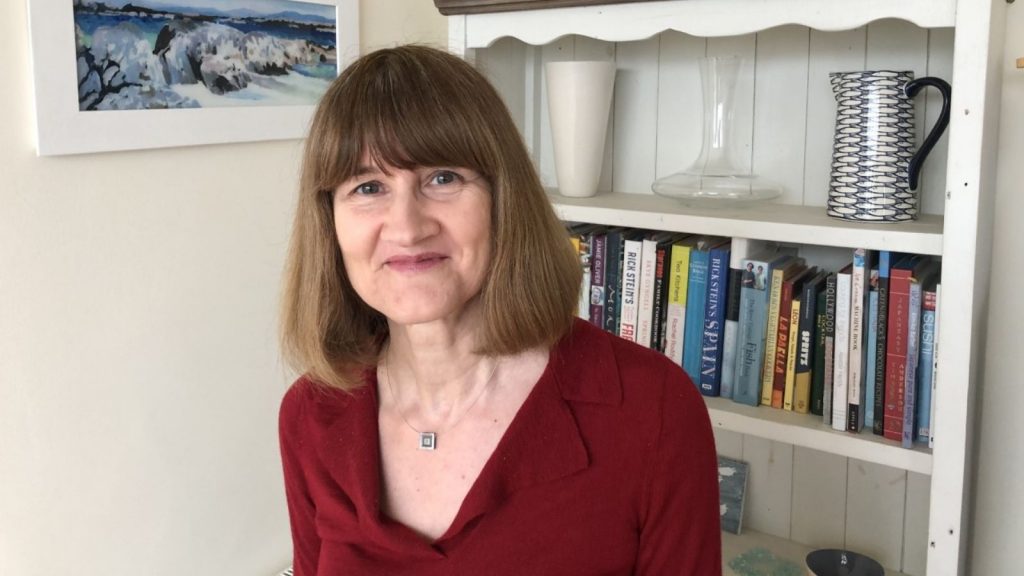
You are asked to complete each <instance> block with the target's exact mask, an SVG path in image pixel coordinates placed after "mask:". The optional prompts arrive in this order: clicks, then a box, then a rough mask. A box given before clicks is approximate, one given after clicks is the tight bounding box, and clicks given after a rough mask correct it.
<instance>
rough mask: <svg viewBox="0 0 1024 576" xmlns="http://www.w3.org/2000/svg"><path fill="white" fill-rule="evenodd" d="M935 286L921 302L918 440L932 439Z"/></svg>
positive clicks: (925, 289) (926, 291)
mask: <svg viewBox="0 0 1024 576" xmlns="http://www.w3.org/2000/svg"><path fill="white" fill-rule="evenodd" d="M937 300H938V296H937V293H936V291H935V286H934V285H932V286H927V287H925V288H924V292H923V297H922V300H921V348H920V350H921V355H920V361H919V363H918V369H917V371H918V375H919V377H918V382H919V384H918V390H919V392H918V395H917V440H918V441H919V442H928V441H929V440H930V439H931V428H930V423H931V410H932V380H933V378H932V376H933V374H934V373H935V308H936V303H937Z"/></svg>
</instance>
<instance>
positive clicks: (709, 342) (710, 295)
mask: <svg viewBox="0 0 1024 576" xmlns="http://www.w3.org/2000/svg"><path fill="white" fill-rule="evenodd" d="M728 273H729V244H720V245H718V246H715V247H714V248H712V249H711V251H710V254H709V263H708V290H707V302H706V305H705V308H704V332H703V334H702V340H703V342H702V344H701V355H700V391H701V393H702V394H704V395H705V396H718V395H720V393H721V381H722V361H723V360H722V340H723V338H724V331H725V306H726V300H727V299H728Z"/></svg>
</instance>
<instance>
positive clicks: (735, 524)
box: [718, 456, 749, 534]
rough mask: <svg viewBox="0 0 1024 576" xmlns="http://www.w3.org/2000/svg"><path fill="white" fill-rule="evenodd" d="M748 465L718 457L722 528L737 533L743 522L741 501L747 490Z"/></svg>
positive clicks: (719, 502)
mask: <svg viewBox="0 0 1024 576" xmlns="http://www.w3.org/2000/svg"><path fill="white" fill-rule="evenodd" d="M748 467H749V465H748V464H747V463H746V462H742V461H740V460H734V459H732V458H726V457H725V456H719V457H718V508H719V514H720V516H721V517H720V520H721V523H722V530H725V531H726V532H729V533H731V534H739V533H740V528H741V526H742V524H743V501H744V500H745V494H746V491H747V469H748Z"/></svg>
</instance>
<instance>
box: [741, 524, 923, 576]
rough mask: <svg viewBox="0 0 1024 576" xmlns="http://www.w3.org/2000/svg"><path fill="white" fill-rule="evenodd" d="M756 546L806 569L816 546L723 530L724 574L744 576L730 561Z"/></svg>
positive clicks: (897, 575) (895, 575) (894, 575)
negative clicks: (808, 555)
mask: <svg viewBox="0 0 1024 576" xmlns="http://www.w3.org/2000/svg"><path fill="white" fill-rule="evenodd" d="M840 546H842V542H837V543H836V547H840ZM754 548H764V549H766V550H768V551H770V552H771V553H772V554H773V555H775V556H777V557H779V558H784V559H786V560H789V561H790V562H793V563H794V564H796V565H798V566H800V567H801V568H802V569H806V558H807V554H809V553H810V552H811V551H812V550H814V549H815V548H812V547H810V546H805V545H803V544H800V543H797V542H793V541H792V540H786V539H784V538H778V537H775V536H770V535H768V534H763V533H761V532H754V531H752V530H743V531H742V533H741V534H739V535H736V534H729V533H728V532H722V575H723V576H744V575H743V574H740V573H738V572H736V571H735V570H733V569H732V568H730V567H729V562H730V561H731V560H732V559H733V558H736V557H737V556H739V555H740V554H743V553H745V552H747V551H749V550H752V549H754ZM885 574H886V576H907V575H906V574H904V573H902V572H896V571H894V570H890V569H889V568H886V569H885Z"/></svg>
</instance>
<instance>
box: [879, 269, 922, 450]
mask: <svg viewBox="0 0 1024 576" xmlns="http://www.w3.org/2000/svg"><path fill="white" fill-rule="evenodd" d="M926 264H927V261H926V260H925V259H924V257H922V256H918V255H906V256H902V257H901V258H900V260H899V261H898V262H896V263H894V264H893V265H892V267H891V268H890V271H889V310H888V327H887V329H886V341H887V342H888V344H887V345H886V349H885V410H884V411H883V412H882V426H883V431H884V436H885V437H886V438H888V439H890V440H896V441H902V440H903V411H904V401H905V398H906V394H905V384H906V380H905V379H906V373H907V336H908V330H909V327H908V325H907V322H908V321H909V319H910V279H911V278H912V277H913V276H914V274H915V272H914V269H915V268H918V267H921V266H924V265H926ZM918 273H920V270H919V271H918ZM878 416H879V415H878V413H877V412H876V413H875V418H876V419H877V418H878Z"/></svg>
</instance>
